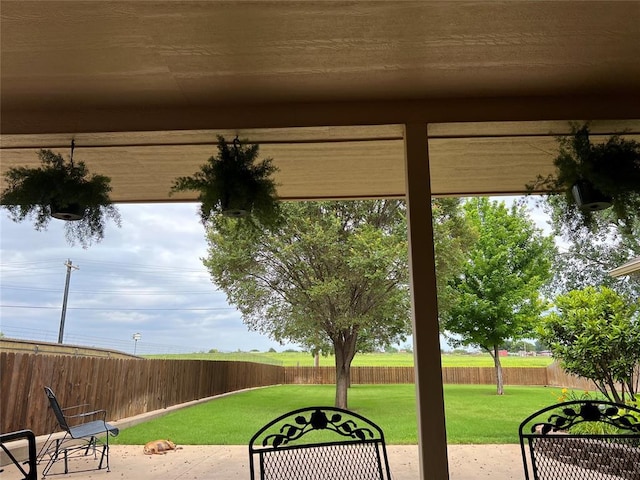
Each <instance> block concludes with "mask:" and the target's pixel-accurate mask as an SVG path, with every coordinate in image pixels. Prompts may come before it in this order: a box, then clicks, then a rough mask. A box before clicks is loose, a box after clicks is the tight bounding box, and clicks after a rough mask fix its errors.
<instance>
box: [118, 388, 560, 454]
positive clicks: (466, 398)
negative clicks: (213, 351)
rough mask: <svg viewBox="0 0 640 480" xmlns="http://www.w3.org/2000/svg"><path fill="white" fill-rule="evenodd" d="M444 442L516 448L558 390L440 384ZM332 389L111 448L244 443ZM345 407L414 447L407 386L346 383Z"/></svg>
mask: <svg viewBox="0 0 640 480" xmlns="http://www.w3.org/2000/svg"><path fill="white" fill-rule="evenodd" d="M444 388H445V408H446V417H447V435H448V442H449V443H451V444H461V443H462V444H464V443H475V444H483V443H485V444H486V443H517V442H518V438H517V428H518V425H519V423H520V421H521V420H523V419H524V418H525V417H526V416H527V415H529V414H530V413H532V412H533V411H535V410H537V409H539V408H542V407H543V406H546V405H549V404H551V403H553V402H555V401H556V399H557V396H558V395H559V394H560V391H559V389H554V388H543V387H515V386H514V387H512V386H507V387H505V392H506V393H505V395H503V396H497V395H496V394H495V386H491V385H445V387H444ZM334 392H335V386H333V385H285V386H277V387H268V388H263V389H258V390H252V391H248V392H241V393H237V394H234V395H228V396H225V397H221V398H218V399H215V400H212V401H210V402H207V403H203V404H200V405H196V406H193V407H189V408H185V409H182V410H179V411H176V412H172V413H169V414H167V415H165V416H163V417H161V418H158V419H155V420H150V421H148V422H145V423H143V424H139V425H136V426H134V427H131V428H128V429H126V430H123V431H122V432H121V433H120V435H119V436H118V437H116V438H114V439H113V440H112V443H117V444H121V445H142V444H144V443H146V442H148V441H151V440H155V439H158V438H169V439H171V440H172V441H174V442H176V443H177V444H182V445H246V444H247V443H248V442H249V439H250V438H251V436H252V435H253V434H254V433H255V432H256V431H257V430H258V429H259V428H260V427H261V426H262V425H264V424H265V423H267V422H268V421H270V420H272V419H273V418H275V417H276V416H278V415H280V414H282V413H286V412H287V411H290V410H294V409H296V408H301V407H305V406H309V405H333V400H334V394H335V393H334ZM349 407H350V409H352V410H354V411H356V412H358V413H360V414H362V415H364V416H366V417H368V418H370V419H371V420H373V421H374V422H375V423H377V424H378V425H380V427H381V428H382V429H383V431H384V433H385V437H386V440H387V443H389V444H416V443H417V441H418V440H417V426H416V403H415V387H414V385H354V386H353V387H352V388H351V389H350V390H349Z"/></svg>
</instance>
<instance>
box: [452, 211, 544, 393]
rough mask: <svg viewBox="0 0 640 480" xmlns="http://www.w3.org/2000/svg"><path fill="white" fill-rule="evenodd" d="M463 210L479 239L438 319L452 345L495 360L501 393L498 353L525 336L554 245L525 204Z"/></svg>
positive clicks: (540, 305)
mask: <svg viewBox="0 0 640 480" xmlns="http://www.w3.org/2000/svg"><path fill="white" fill-rule="evenodd" d="M464 209H465V212H466V214H467V216H468V218H469V220H470V222H471V224H472V225H473V226H474V228H475V229H476V231H477V234H478V238H477V240H476V242H475V243H474V245H473V246H472V248H471V251H470V252H469V255H468V259H467V261H466V263H465V264H464V266H463V269H462V274H461V275H459V276H458V277H456V278H454V279H453V280H451V281H450V282H449V288H450V290H451V296H452V298H455V302H454V304H453V305H452V307H451V308H450V309H449V311H448V312H447V314H446V315H445V316H444V318H443V324H444V330H445V331H446V334H447V336H448V337H449V341H450V343H451V344H452V345H453V346H462V345H464V346H474V347H479V348H481V349H482V350H485V351H486V352H488V353H489V354H490V355H491V356H492V357H493V360H494V365H495V369H496V377H497V382H496V383H497V393H498V395H502V394H503V393H504V387H503V380H502V365H501V363H500V356H499V354H498V350H499V348H500V346H501V345H503V344H504V343H505V341H506V340H508V339H519V338H523V337H524V338H526V337H527V336H528V335H530V334H531V333H532V332H533V330H534V324H535V322H536V321H537V320H538V317H539V315H540V313H541V312H542V310H543V309H544V308H545V302H544V301H543V300H542V299H541V297H540V294H539V290H540V287H541V286H542V285H543V284H544V283H545V282H546V281H547V280H548V278H549V277H550V269H551V259H552V257H553V252H554V248H555V247H554V244H553V240H552V238H551V237H546V236H544V235H542V233H541V232H540V230H539V229H537V228H536V226H535V224H534V222H533V221H532V220H531V219H530V218H529V217H528V214H527V211H526V209H525V207H524V206H521V205H513V206H512V207H511V208H510V209H508V208H507V207H506V206H505V204H504V203H503V202H495V201H490V200H489V199H487V198H476V199H471V200H469V201H467V202H466V203H465V205H464Z"/></svg>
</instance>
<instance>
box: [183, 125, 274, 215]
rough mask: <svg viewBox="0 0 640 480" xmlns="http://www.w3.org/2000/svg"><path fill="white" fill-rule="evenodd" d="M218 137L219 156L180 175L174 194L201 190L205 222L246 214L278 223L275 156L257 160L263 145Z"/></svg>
mask: <svg viewBox="0 0 640 480" xmlns="http://www.w3.org/2000/svg"><path fill="white" fill-rule="evenodd" d="M217 138H218V154H217V156H212V157H210V158H209V161H208V163H207V164H205V165H202V166H201V167H200V171H198V172H196V173H194V174H193V175H192V176H190V177H178V178H177V179H176V180H175V182H174V184H173V187H172V188H171V194H172V193H175V192H181V191H197V192H199V195H198V200H199V201H200V202H201V205H200V219H201V221H202V223H203V224H205V225H206V224H207V222H208V221H210V220H213V217H214V216H215V215H224V216H227V217H233V218H246V219H247V220H248V221H250V222H252V223H254V224H256V225H261V226H263V227H269V226H274V225H275V224H277V222H278V220H279V218H280V206H279V201H278V198H277V195H276V184H275V182H274V181H273V179H272V178H271V175H272V174H273V173H274V172H276V171H277V168H276V167H275V166H274V165H273V163H272V162H273V159H271V158H266V159H263V160H260V161H258V162H256V159H257V157H258V151H259V145H257V144H248V142H247V141H244V144H243V143H242V142H240V141H239V140H238V138H237V137H236V138H235V140H234V141H233V143H232V144H231V145H230V144H229V143H227V142H226V141H225V139H224V138H223V137H222V136H218V137H217Z"/></svg>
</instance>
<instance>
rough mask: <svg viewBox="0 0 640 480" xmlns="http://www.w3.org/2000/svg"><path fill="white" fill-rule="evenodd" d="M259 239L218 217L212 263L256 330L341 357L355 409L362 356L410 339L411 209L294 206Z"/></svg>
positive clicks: (397, 205) (379, 204) (395, 204)
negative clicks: (357, 360)
mask: <svg viewBox="0 0 640 480" xmlns="http://www.w3.org/2000/svg"><path fill="white" fill-rule="evenodd" d="M282 214H283V221H282V222H280V223H279V225H278V226H277V227H275V228H273V229H269V230H262V231H258V230H256V229H255V228H252V227H251V226H250V225H249V224H245V223H244V222H242V221H240V222H238V221H237V220H235V219H229V218H226V217H215V218H214V219H213V220H212V223H211V224H210V227H209V230H208V241H209V254H208V258H206V259H205V260H204V264H205V265H206V267H207V268H208V269H209V271H210V273H211V276H212V279H213V281H214V282H215V283H216V284H217V285H218V286H219V287H220V288H221V289H222V290H223V291H224V292H225V293H226V294H227V297H228V300H229V302H230V303H232V304H234V305H236V306H237V307H238V308H239V309H240V311H241V313H242V316H243V320H244V322H245V323H246V324H247V325H248V326H249V328H250V329H252V330H256V331H259V332H261V333H265V334H267V335H269V336H270V337H271V338H273V339H275V340H277V341H280V342H287V341H288V342H293V343H298V344H300V345H302V346H303V347H304V348H306V349H308V350H309V351H312V352H324V353H328V352H330V351H333V353H334V354H335V362H336V365H335V367H336V399H335V404H336V406H338V407H342V408H346V407H347V389H348V386H349V385H350V366H351V361H352V360H353V358H354V356H355V354H356V352H358V351H371V350H373V349H374V348H380V347H384V346H385V345H388V344H391V343H396V342H399V341H404V340H405V339H406V335H407V334H408V333H410V331H411V323H410V308H409V295H408V278H407V277H408V265H407V261H408V258H407V255H408V253H407V232H406V220H405V207H404V204H403V203H402V202H400V201H396V200H377V201H345V202H287V203H283V204H282Z"/></svg>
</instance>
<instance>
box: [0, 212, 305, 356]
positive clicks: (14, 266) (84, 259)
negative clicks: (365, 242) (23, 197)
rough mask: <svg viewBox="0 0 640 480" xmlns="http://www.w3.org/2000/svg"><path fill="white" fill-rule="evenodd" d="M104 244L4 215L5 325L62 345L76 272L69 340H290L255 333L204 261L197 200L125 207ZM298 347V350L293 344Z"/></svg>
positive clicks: (164, 348)
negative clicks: (85, 243)
mask: <svg viewBox="0 0 640 480" xmlns="http://www.w3.org/2000/svg"><path fill="white" fill-rule="evenodd" d="M118 209H119V211H120V214H121V215H122V227H121V228H118V227H117V226H116V225H115V224H114V223H113V222H111V221H110V222H109V224H108V225H107V228H106V231H105V238H104V240H103V241H102V242H101V243H98V244H94V245H92V246H90V247H89V248H87V249H82V248H81V247H80V246H69V245H68V244H67V242H66V240H65V238H64V229H63V223H62V222H59V221H57V220H52V221H51V222H50V223H49V227H48V229H47V230H46V231H41V232H38V231H36V230H34V228H33V226H32V224H31V223H29V222H23V223H14V222H12V221H11V220H10V219H9V218H8V216H7V212H6V211H5V210H2V211H1V212H0V239H1V244H0V257H1V262H0V264H1V272H0V273H1V283H0V287H1V288H0V305H1V310H0V330H1V331H2V332H3V333H4V335H5V336H7V337H13V338H26V339H34V340H40V341H49V342H57V340H58V332H59V328H60V319H61V312H62V300H63V297H64V286H65V279H66V275H67V273H66V272H67V268H66V267H65V265H64V264H65V262H66V261H67V260H71V262H72V263H73V265H77V266H78V267H79V268H78V270H75V269H73V270H72V273H71V278H70V284H69V296H68V303H67V313H66V317H65V326H64V343H70V344H80V345H93V346H96V347H105V348H114V349H117V350H122V351H126V352H128V353H132V352H133V348H134V343H135V342H134V340H133V338H132V337H133V334H134V333H137V332H139V333H140V334H141V339H140V341H139V342H138V343H137V345H136V350H137V353H143V354H144V353H179V352H194V351H202V350H204V351H208V350H210V349H212V348H215V349H218V350H220V351H236V350H238V349H240V350H243V351H249V350H252V349H258V350H260V351H265V350H268V349H269V348H270V347H273V348H275V349H276V350H278V351H281V350H282V349H284V348H285V347H283V346H281V345H279V344H278V343H276V342H272V341H270V340H269V339H268V338H267V337H265V336H263V335H259V334H257V333H254V332H249V331H248V330H247V328H246V326H244V324H243V323H242V319H241V316H240V314H239V313H238V312H237V310H236V309H235V308H233V307H230V306H229V305H228V304H227V302H226V296H225V294H224V293H223V292H220V291H218V290H217V288H216V286H215V285H214V284H213V283H212V282H211V280H210V278H209V275H208V273H207V271H206V269H205V268H204V266H203V265H202V261H201V260H200V259H201V258H202V257H204V256H206V253H207V244H206V241H205V238H204V227H203V226H202V224H201V223H199V217H198V216H197V210H198V205H197V204H194V203H172V204H124V205H118ZM288 347H292V346H291V345H289V346H288Z"/></svg>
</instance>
